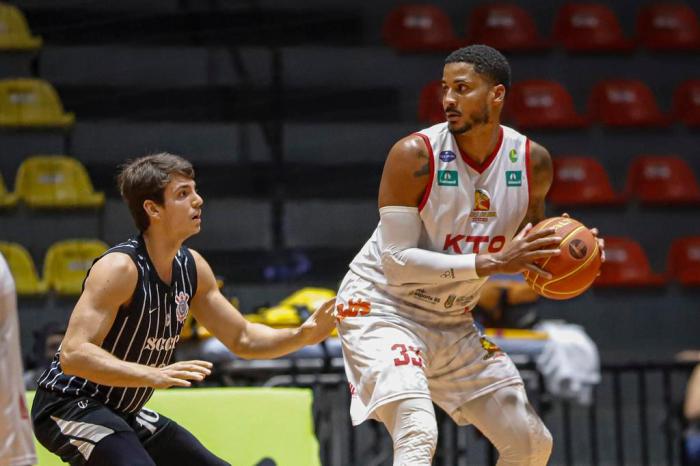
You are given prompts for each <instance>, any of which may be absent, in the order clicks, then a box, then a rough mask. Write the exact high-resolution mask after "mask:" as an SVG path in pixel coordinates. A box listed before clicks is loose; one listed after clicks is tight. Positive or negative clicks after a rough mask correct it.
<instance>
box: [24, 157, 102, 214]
mask: <svg viewBox="0 0 700 466" xmlns="http://www.w3.org/2000/svg"><path fill="white" fill-rule="evenodd" d="M15 191H16V192H17V194H18V196H19V197H20V199H21V200H22V201H23V202H25V203H26V204H27V205H28V206H30V207H32V208H75V207H102V205H104V202H105V196H104V193H101V192H95V191H94V190H93V187H92V183H91V181H90V177H89V175H88V173H87V170H85V167H83V165H82V164H81V163H80V162H79V161H78V160H76V159H74V158H71V157H66V156H62V155H46V156H42V155H37V156H32V157H29V158H27V159H26V160H25V161H24V162H22V165H20V167H19V170H17V177H16V181H15Z"/></svg>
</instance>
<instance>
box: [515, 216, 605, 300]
mask: <svg viewBox="0 0 700 466" xmlns="http://www.w3.org/2000/svg"><path fill="white" fill-rule="evenodd" d="M544 228H554V229H556V233H555V234H556V235H557V236H561V238H562V240H561V243H559V249H560V250H561V254H560V255H559V256H553V257H548V258H546V259H539V260H537V261H535V265H537V266H538V267H540V268H542V269H544V270H546V271H547V272H549V273H550V274H552V278H550V279H549V280H548V279H546V278H544V277H542V276H540V275H539V274H537V273H534V272H532V271H529V270H527V271H525V272H524V275H525V280H526V281H527V283H528V285H530V288H532V289H533V290H534V291H535V292H536V293H537V294H539V295H541V296H544V297H546V298H549V299H559V300H561V299H569V298H573V297H575V296H578V295H580V294H581V293H583V292H584V291H586V290H587V289H588V288H589V287H590V286H591V284H592V283H593V281H594V280H595V279H596V276H597V275H598V270H599V269H600V264H601V261H600V251H599V248H598V242H597V241H596V238H595V236H593V234H592V233H591V232H590V230H589V229H588V227H586V226H585V225H584V224H582V223H581V222H579V221H577V220H574V219H573V218H569V217H552V218H548V219H545V220H543V221H541V222H540V223H538V224H537V225H535V226H534V228H533V229H532V230H531V231H530V233H529V234H533V233H535V232H537V231H540V230H542V229H544Z"/></svg>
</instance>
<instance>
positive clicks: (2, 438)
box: [0, 254, 36, 466]
mask: <svg viewBox="0 0 700 466" xmlns="http://www.w3.org/2000/svg"><path fill="white" fill-rule="evenodd" d="M30 464H36V453H35V451H34V435H33V434H32V422H31V420H30V419H29V412H28V410H27V402H26V400H25V398H24V381H23V379H22V358H21V356H20V346H19V324H18V322H17V296H16V294H15V283H14V281H13V280H12V275H10V269H9V268H8V266H7V262H5V258H4V257H2V254H0V466H27V465H30Z"/></svg>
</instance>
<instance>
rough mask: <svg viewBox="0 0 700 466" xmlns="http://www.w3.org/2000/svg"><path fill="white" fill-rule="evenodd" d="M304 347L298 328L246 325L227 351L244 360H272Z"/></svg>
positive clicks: (304, 340) (302, 337)
mask: <svg viewBox="0 0 700 466" xmlns="http://www.w3.org/2000/svg"><path fill="white" fill-rule="evenodd" d="M305 345H306V339H305V336H304V334H303V333H302V330H301V328H300V327H297V328H281V329H277V328H272V327H268V326H267V325H262V324H255V323H248V325H247V326H246V330H245V331H244V332H242V334H241V336H240V338H239V339H238V340H237V341H236V342H234V343H232V344H231V345H229V349H230V350H231V351H233V352H234V353H235V354H236V355H238V356H240V357H242V358H244V359H273V358H278V357H280V356H284V355H286V354H289V353H293V352H294V351H297V350H299V349H301V348H303V347H304V346H305Z"/></svg>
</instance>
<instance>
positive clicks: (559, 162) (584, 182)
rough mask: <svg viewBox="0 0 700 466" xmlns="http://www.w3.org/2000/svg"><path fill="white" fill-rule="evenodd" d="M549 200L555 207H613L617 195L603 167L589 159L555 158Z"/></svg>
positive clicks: (617, 202)
mask: <svg viewBox="0 0 700 466" xmlns="http://www.w3.org/2000/svg"><path fill="white" fill-rule="evenodd" d="M548 199H549V200H550V201H552V202H553V203H554V204H558V205H616V204H621V203H623V202H624V197H623V196H621V195H618V194H616V193H615V192H614V191H613V189H612V186H611V185H610V179H609V178H608V174H607V173H606V171H605V169H604V168H603V166H602V165H601V164H600V163H599V162H598V161H597V160H596V159H594V158H592V157H556V158H554V180H553V182H552V187H551V189H550V190H549V197H548Z"/></svg>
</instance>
